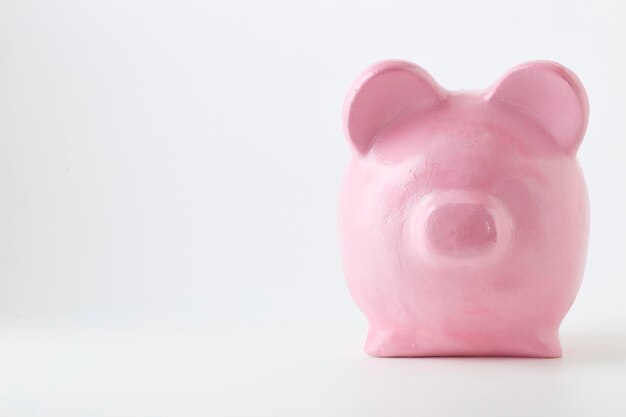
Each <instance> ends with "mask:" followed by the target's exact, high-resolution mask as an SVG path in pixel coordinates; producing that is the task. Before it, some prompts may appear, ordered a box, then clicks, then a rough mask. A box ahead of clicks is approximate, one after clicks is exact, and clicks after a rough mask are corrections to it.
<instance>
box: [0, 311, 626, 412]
mask: <svg viewBox="0 0 626 417" xmlns="http://www.w3.org/2000/svg"><path fill="white" fill-rule="evenodd" d="M364 334H365V327H364V325H363V324H362V323H358V324H350V323H347V324H337V323H335V324H321V323H317V324H315V323H304V324H299V325H296V324H206V323H205V324H187V325H182V324H172V323H170V324H163V323H161V324H158V323H152V324H143V325H139V324H126V325H119V324H118V325H110V324H109V325H107V324H102V323H100V324H96V323H83V324H60V323H44V322H39V321H35V320H23V319H22V320H20V319H15V320H8V321H7V320H4V321H2V322H0V416H1V417H23V416H29V417H30V416H37V417H44V416H63V417H72V416H77V417H79V416H80V417H96V416H151V417H152V416H154V417H156V416H180V417H183V416H184V417H189V416H385V417H387V416H389V417H395V416H446V417H449V416H499V417H503V416H524V417H528V416H568V417H571V416H594V417H597V416H626V321H616V320H613V321H608V320H607V321H566V322H565V324H564V326H563V328H562V341H563V345H564V357H563V358H561V359H505V358H421V359H377V358H371V357H368V356H366V355H364V354H363V353H362V351H361V344H362V340H363V337H364Z"/></svg>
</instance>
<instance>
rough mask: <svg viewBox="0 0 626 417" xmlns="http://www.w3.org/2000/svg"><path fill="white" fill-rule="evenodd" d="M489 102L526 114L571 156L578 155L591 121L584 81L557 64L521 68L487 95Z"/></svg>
mask: <svg viewBox="0 0 626 417" xmlns="http://www.w3.org/2000/svg"><path fill="white" fill-rule="evenodd" d="M486 97H487V99H488V100H490V101H492V102H497V103H502V104H505V105H508V106H511V107H513V108H515V109H517V110H518V111H520V112H524V113H526V114H527V115H528V116H530V117H532V118H533V119H535V121H536V122H537V123H539V124H540V125H541V126H543V128H544V129H545V130H546V131H547V132H548V133H549V134H550V135H551V136H552V139H553V140H554V141H555V143H556V145H557V146H558V147H559V148H560V149H561V150H562V151H563V152H565V153H567V154H568V155H575V154H576V151H577V150H578V147H579V146H580V143H581V142H582V140H583V136H584V134H585V130H586V129H587V121H588V118H589V102H588V100H587V93H585V89H584V88H583V86H582V84H581V83H580V80H579V79H578V78H577V77H576V75H574V73H572V72H571V71H570V70H568V69H567V68H565V67H563V66H562V65H559V64H557V63H555V62H546V61H536V62H528V63H526V64H522V65H519V66H517V67H515V68H513V69H512V70H510V71H509V72H508V73H507V74H505V75H504V76H503V77H502V78H501V79H500V80H499V81H498V82H496V83H495V85H494V86H493V87H492V88H491V89H489V90H488V91H487V95H486Z"/></svg>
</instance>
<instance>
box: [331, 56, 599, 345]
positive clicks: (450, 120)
mask: <svg viewBox="0 0 626 417" xmlns="http://www.w3.org/2000/svg"><path fill="white" fill-rule="evenodd" d="M587 119H588V102H587V96H586V93H585V91H584V89H583V87H582V85H581V83H580V81H579V80H578V78H577V77H576V76H575V75H574V74H573V73H572V72H570V71H569V70H568V69H566V68H564V67H563V66H561V65H559V64H556V63H553V62H530V63H526V64H522V65H520V66H518V67H516V68H513V69H512V70H510V71H509V72H508V73H506V74H505V75H504V76H503V77H502V78H501V79H500V80H499V81H496V82H495V83H494V84H493V85H492V86H491V87H489V88H487V89H486V90H484V91H476V92H475V91H471V92H453V91H447V90H445V89H444V88H442V87H441V86H439V85H438V84H437V83H436V82H435V81H434V80H433V78H431V76H430V75H429V74H428V73H426V72H425V71H424V70H423V69H421V68H420V67H418V66H417V65H414V64H412V63H409V62H403V61H385V62H381V63H378V64H375V65H374V66H372V67H370V68H369V69H367V70H366V71H365V72H364V73H363V74H362V75H361V76H360V77H358V79H357V80H356V82H355V84H354V85H353V87H352V88H351V89H350V90H349V93H348V96H347V98H346V102H345V107H344V128H345V134H346V137H347V138H348V142H349V144H350V146H351V148H352V150H353V157H352V160H351V162H350V165H349V167H348V170H347V172H346V174H345V178H344V182H343V186H342V191H341V197H340V229H341V237H342V252H343V261H344V262H343V263H344V271H345V276H346V278H347V282H348V286H349V289H350V292H351V294H352V296H353V298H354V299H355V300H356V302H357V304H358V306H359V308H360V309H361V310H362V312H363V313H364V314H365V316H366V317H367V320H368V322H369V333H368V335H367V339H366V342H365V351H366V352H367V353H369V354H371V355H374V356H528V357H558V356H560V355H561V345H560V342H559V333H558V332H559V326H560V323H561V321H562V320H563V318H564V316H565V314H566V313H567V311H568V310H569V308H570V306H571V305H572V303H573V301H574V298H575V296H576V293H577V291H578V289H579V286H580V284H581V280H582V276H583V271H584V267H585V258H586V252H587V236H588V223H589V220H588V219H589V204H588V197H587V191H586V188H585V183H584V179H583V176H582V172H581V170H580V167H579V165H578V162H577V160H576V151H577V150H578V147H579V145H580V144H581V141H582V139H583V135H584V133H585V129H586V127H587Z"/></svg>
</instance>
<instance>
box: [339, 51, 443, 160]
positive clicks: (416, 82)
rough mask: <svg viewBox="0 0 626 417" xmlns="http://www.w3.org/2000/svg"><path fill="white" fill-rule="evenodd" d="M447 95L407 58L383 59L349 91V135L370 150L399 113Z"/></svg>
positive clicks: (346, 109)
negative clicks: (377, 137) (398, 59)
mask: <svg viewBox="0 0 626 417" xmlns="http://www.w3.org/2000/svg"><path fill="white" fill-rule="evenodd" d="M445 97H446V91H445V90H444V89H442V88H441V87H439V86H438V85H437V83H436V82H435V81H434V80H433V79H432V77H431V76H430V75H429V74H428V73H427V72H426V71H424V70H423V69H422V68H420V67H418V66H417V65H415V64H413V63H410V62H405V61H383V62H379V63H377V64H374V65H372V66H371V67H369V68H368V69H367V70H365V71H364V72H363V73H362V74H361V75H360V76H359V77H358V78H357V79H356V81H355V82H354V84H353V85H352V88H351V89H350V90H349V91H348V95H347V96H346V100H345V103H344V108H343V125H344V129H345V132H346V137H347V138H348V140H349V141H350V142H351V143H352V146H353V147H354V148H355V149H356V150H357V151H358V152H359V153H360V154H361V155H364V154H366V153H367V152H368V151H369V149H370V147H371V145H372V143H373V141H374V138H375V137H376V135H377V134H378V132H379V131H380V129H382V128H383V127H384V126H386V125H387V124H389V123H390V122H392V121H393V120H394V119H396V118H397V117H399V116H401V115H404V114H406V113H408V112H409V111H412V110H414V109H417V108H421V107H427V106H431V105H433V104H436V103H438V102H440V101H442V100H444V99H445Z"/></svg>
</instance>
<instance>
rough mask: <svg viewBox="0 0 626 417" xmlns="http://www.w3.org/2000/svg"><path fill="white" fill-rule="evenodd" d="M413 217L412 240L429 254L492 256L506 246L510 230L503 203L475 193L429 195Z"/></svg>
mask: <svg viewBox="0 0 626 417" xmlns="http://www.w3.org/2000/svg"><path fill="white" fill-rule="evenodd" d="M415 216H416V217H415V221H414V227H413V231H412V232H413V239H417V240H418V243H419V245H420V248H421V250H422V252H424V254H425V255H427V256H429V257H432V256H437V257H439V256H441V257H446V258H457V259H473V258H476V257H482V256H493V255H495V254H497V253H500V252H501V251H502V250H504V248H505V247H506V246H508V244H509V241H510V238H511V235H512V230H513V220H512V218H511V216H510V215H509V212H508V210H507V209H506V207H505V206H504V204H503V203H502V202H501V201H499V200H498V199H497V198H495V197H493V196H491V195H489V194H483V193H479V192H471V191H447V192H440V193H436V194H432V195H430V196H427V197H426V198H425V199H424V200H423V201H422V202H421V204H420V207H419V209H418V210H417V213H415ZM416 229H418V230H416ZM416 235H417V236H416Z"/></svg>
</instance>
